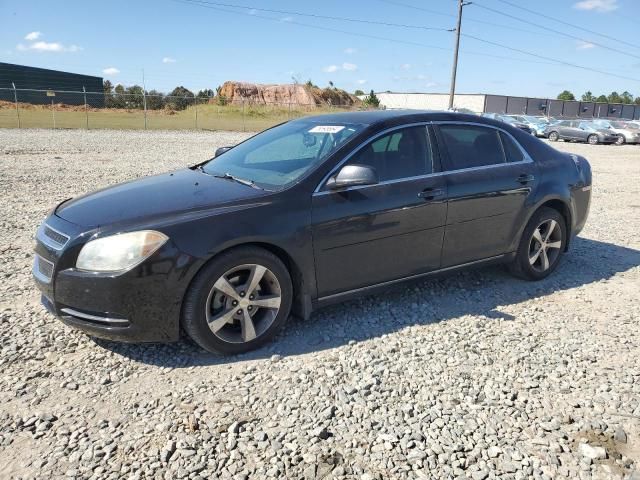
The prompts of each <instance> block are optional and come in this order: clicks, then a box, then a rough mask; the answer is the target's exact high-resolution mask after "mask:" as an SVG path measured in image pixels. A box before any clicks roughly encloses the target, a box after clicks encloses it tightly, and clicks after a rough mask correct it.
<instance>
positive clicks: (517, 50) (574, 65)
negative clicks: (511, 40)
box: [461, 33, 640, 83]
mask: <svg viewBox="0 0 640 480" xmlns="http://www.w3.org/2000/svg"><path fill="white" fill-rule="evenodd" d="M461 35H462V36H463V37H468V38H472V39H473V40H477V41H478V42H482V43H486V44H488V45H493V46H495V47H500V48H505V49H507V50H511V51H513V52H518V53H522V54H523V55H529V56H532V57H535V58H540V59H543V60H549V61H551V62H554V63H557V64H559V65H565V66H568V67H573V68H579V69H581V70H587V71H590V72H595V73H600V74H602V75H608V76H610V77H617V78H621V79H623V80H631V81H633V82H639V83H640V79H638V78H632V77H627V76H624V75H617V74H615V73H610V72H606V71H604V70H598V69H596V68H591V67H585V66H584V65H578V64H575V63H571V62H565V61H564V60H558V59H555V58H552V57H547V56H545V55H539V54H537V53H533V52H527V51H526V50H521V49H519V48H515V47H510V46H508V45H503V44H501V43H497V42H492V41H491V40H485V39H484V38H479V37H476V36H474V35H470V34H468V33H462V34H461Z"/></svg>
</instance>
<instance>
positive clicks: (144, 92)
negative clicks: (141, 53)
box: [142, 68, 147, 130]
mask: <svg viewBox="0 0 640 480" xmlns="http://www.w3.org/2000/svg"><path fill="white" fill-rule="evenodd" d="M142 106H143V108H144V129H145V130H146V129H147V86H146V85H145V83H144V68H143V69H142Z"/></svg>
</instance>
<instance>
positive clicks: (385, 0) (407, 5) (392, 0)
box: [378, 0, 539, 35]
mask: <svg viewBox="0 0 640 480" xmlns="http://www.w3.org/2000/svg"><path fill="white" fill-rule="evenodd" d="M378 1H379V2H383V3H388V4H389V5H396V6H398V7H405V8H411V9H413V10H418V11H421V12H426V13H430V14H432V15H438V16H443V17H448V18H453V19H455V18H456V15H452V14H450V13H444V12H439V11H437V10H431V9H429V8H424V7H418V6H416V5H411V4H410V3H404V2H398V1H395V0H378ZM465 21H466V22H474V23H480V24H482V25H489V26H492V27H498V28H506V29H508V30H514V31H516V32H524V33H531V34H534V35H538V34H539V32H534V31H533V30H527V29H524V28H518V27H514V26H511V25H505V24H502V23H494V22H488V21H486V20H478V19H476V18H467V17H465Z"/></svg>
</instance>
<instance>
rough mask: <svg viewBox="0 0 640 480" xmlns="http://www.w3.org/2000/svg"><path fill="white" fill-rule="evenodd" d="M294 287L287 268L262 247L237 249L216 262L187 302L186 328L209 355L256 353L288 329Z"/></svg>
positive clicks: (193, 287) (184, 311) (192, 288)
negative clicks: (210, 353)
mask: <svg viewBox="0 0 640 480" xmlns="http://www.w3.org/2000/svg"><path fill="white" fill-rule="evenodd" d="M292 300H293V286H292V284H291V276H290V274H289V271H288V270H287V267H286V266H285V265H284V263H283V262H282V261H281V260H280V259H279V258H278V257H277V256H276V255H274V254H273V253H271V252H269V251H267V250H264V249H262V248H258V247H251V246H247V247H238V248H235V249H232V250H229V251H227V252H224V253H222V254H220V255H219V256H217V257H215V258H214V259H213V260H212V261H211V262H210V263H209V264H208V265H206V266H205V267H204V268H203V269H202V270H201V271H200V272H199V273H198V274H197V275H196V278H195V279H194V280H193V282H192V284H191V286H190V287H189V290H188V291H187V294H186V296H185V301H184V306H183V309H182V326H183V328H184V330H185V331H186V333H187V334H188V335H189V337H191V339H192V340H193V341H194V342H196V343H197V344H198V345H200V346H201V347H202V348H204V349H205V350H208V351H209V352H214V353H222V354H238V353H244V352H248V351H250V350H254V349H256V348H258V347H260V346H261V345H263V344H265V343H266V342H268V341H269V340H271V339H272V338H273V337H274V336H276V335H277V333H278V332H279V331H280V330H281V329H282V327H284V325H285V323H286V321H287V319H288V318H289V314H290V312H291V304H292Z"/></svg>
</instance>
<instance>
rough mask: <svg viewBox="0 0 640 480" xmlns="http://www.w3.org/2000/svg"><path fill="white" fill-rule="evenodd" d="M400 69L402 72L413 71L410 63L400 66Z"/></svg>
mask: <svg viewBox="0 0 640 480" xmlns="http://www.w3.org/2000/svg"><path fill="white" fill-rule="evenodd" d="M400 68H401V69H402V70H410V69H411V64H410V63H403V64H402V65H400Z"/></svg>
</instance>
